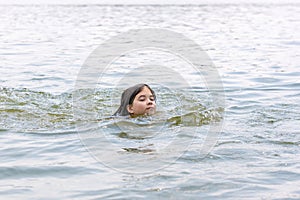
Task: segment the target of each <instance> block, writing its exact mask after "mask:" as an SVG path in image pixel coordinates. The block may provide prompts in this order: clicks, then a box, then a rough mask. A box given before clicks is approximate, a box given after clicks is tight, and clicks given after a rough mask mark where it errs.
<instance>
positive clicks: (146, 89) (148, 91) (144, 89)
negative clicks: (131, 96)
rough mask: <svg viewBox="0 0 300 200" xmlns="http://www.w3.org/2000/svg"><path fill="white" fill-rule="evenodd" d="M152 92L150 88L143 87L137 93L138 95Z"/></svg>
mask: <svg viewBox="0 0 300 200" xmlns="http://www.w3.org/2000/svg"><path fill="white" fill-rule="evenodd" d="M149 93H150V94H152V92H151V90H150V89H149V88H148V87H146V86H145V87H144V88H143V89H142V90H141V91H140V92H139V93H138V95H142V94H149Z"/></svg>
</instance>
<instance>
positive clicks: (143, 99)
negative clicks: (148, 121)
mask: <svg viewBox="0 0 300 200" xmlns="http://www.w3.org/2000/svg"><path fill="white" fill-rule="evenodd" d="M155 111H156V97H155V93H154V91H153V90H152V89H151V88H150V87H149V86H148V85H147V84H137V85H135V86H132V87H130V88H128V89H126V90H125V91H124V92H123V93H122V98H121V105H120V107H119V108H118V110H117V111H116V112H115V114H114V115H117V116H127V115H130V116H131V117H136V116H140V115H152V114H154V113H155Z"/></svg>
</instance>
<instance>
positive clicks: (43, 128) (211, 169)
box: [0, 4, 300, 199]
mask: <svg viewBox="0 0 300 200" xmlns="http://www.w3.org/2000/svg"><path fill="white" fill-rule="evenodd" d="M298 13H299V5H298V4H295V5H289V4H286V5H280V6H279V5H251V4H248V5H201V6H128V7H125V6H1V7H0V15H1V16H0V38H1V39H0V41H1V49H0V60H1V62H0V73H1V79H0V84H1V85H0V86H1V93H0V116H1V118H0V137H1V147H0V155H1V164H0V193H1V197H2V198H4V199H124V198H126V199H132V198H134V199H141V198H148V199H159V198H166V199H182V198H187V199H202V198H205V199H215V198H221V199H285V198H286V199H299V198H300V190H299V185H300V165H299V156H298V155H299V153H300V150H299V149H300V132H299V121H300V113H299V110H300V105H299V102H300V93H299V91H300V82H299V80H300V79H299V78H300V72H299V53H300V51H299V44H300V43H299V32H300V31H299V27H300V26H299V23H300V22H299V20H298V19H299V14H298ZM149 27H156V28H166V29H170V30H173V31H176V32H179V33H181V34H183V35H185V36H186V37H188V38H190V39H192V40H194V41H195V42H197V43H198V44H199V45H200V46H201V47H202V48H203V49H204V50H205V51H206V52H207V53H208V55H209V56H210V57H211V59H212V60H213V62H214V64H215V66H216V68H217V69H218V71H219V74H220V76H221V79H222V82H223V87H224V95H225V100H226V101H225V105H224V107H223V108H218V107H214V104H213V102H211V98H210V94H209V92H208V91H207V90H205V88H204V87H202V86H203V85H200V87H198V88H197V87H194V88H192V89H191V90H190V91H189V93H186V92H187V91H185V92H183V91H181V90H179V91H174V90H172V91H171V90H169V91H168V90H165V89H167V88H159V87H158V86H159V85H156V91H157V92H158V94H159V95H158V97H160V102H159V105H160V110H161V112H160V113H158V115H157V116H156V118H154V119H141V120H142V121H140V122H139V121H137V122H136V123H133V122H132V121H129V122H128V123H129V124H130V125H128V124H127V125H126V126H124V122H122V121H121V124H122V123H123V125H121V127H123V128H124V127H126V128H130V127H131V128H133V129H135V128H139V127H140V126H146V127H149V126H150V127H152V128H153V127H157V126H156V125H161V124H162V125H161V127H162V128H165V129H164V130H169V128H173V131H174V133H184V134H183V135H178V137H179V138H180V137H184V139H183V140H182V141H195V143H192V144H191V145H190V146H187V148H186V152H185V153H184V154H182V155H181V156H178V155H180V154H178V152H177V151H176V149H167V151H166V152H164V153H166V154H163V156H162V154H159V153H160V150H161V149H162V148H163V147H164V145H166V144H168V142H170V138H172V139H173V138H174V135H172V134H171V133H172V132H168V131H164V132H163V133H164V134H162V135H161V136H160V137H159V135H157V132H154V133H151V135H150V136H149V135H147V132H146V135H143V134H141V135H138V138H136V137H137V136H136V135H132V132H130V131H127V132H126V131H125V132H124V133H122V132H115V134H107V133H105V134H107V135H106V136H107V137H109V139H110V141H111V142H112V143H114V144H115V145H116V146H117V148H118V149H119V150H121V149H122V148H124V149H125V151H124V152H126V153H125V155H126V156H128V158H131V159H133V160H130V161H132V163H134V161H136V160H134V159H143V161H144V163H147V164H150V165H151V163H155V160H157V158H165V159H166V160H160V161H161V163H162V164H161V163H157V162H156V163H155V164H158V165H159V166H157V165H155V167H161V168H159V170H154V171H151V172H149V173H142V174H137V173H124V171H122V169H124V170H125V171H126V169H125V168H123V167H128V166H130V165H128V163H127V164H126V162H125V163H124V162H115V161H116V160H114V159H111V160H110V161H111V162H112V163H110V164H111V165H107V163H103V162H101V160H100V161H99V156H97V155H95V154H93V149H91V148H89V146H88V145H87V143H86V142H87V141H88V140H85V139H89V136H91V138H93V137H94V136H98V135H97V133H99V132H101V131H102V130H104V129H103V127H102V125H103V126H105V125H106V127H108V128H109V127H111V126H112V127H113V128H114V127H117V126H114V123H115V121H110V119H106V118H105V117H106V115H109V114H110V113H113V111H114V110H115V109H116V107H117V104H118V101H119V96H120V92H121V90H114V89H112V88H109V87H108V88H105V89H103V90H99V91H98V90H92V91H90V90H83V91H82V93H81V94H82V100H83V102H84V103H83V104H82V107H80V108H81V109H79V112H80V113H78V112H77V113H75V114H74V112H73V111H74V105H73V94H74V93H73V92H74V85H75V80H76V77H77V74H78V72H79V70H80V67H81V66H82V64H83V63H84V62H85V61H86V59H87V57H88V56H89V55H90V54H91V52H92V51H93V50H94V49H95V48H97V46H98V45H99V44H101V43H102V42H104V41H106V40H107V39H109V38H110V37H112V36H114V35H117V34H119V33H122V32H124V31H127V30H130V29H133V28H149ZM139 62H140V61H139ZM170 63H171V62H170ZM175 64H176V63H175ZM115 65H116V66H119V67H120V66H121V64H119V65H118V63H116V64H115ZM119 75H120V74H118V73H116V74H115V75H114V74H112V78H118V77H119ZM135 75H136V74H135ZM191 79H193V77H191ZM170 94H171V95H170ZM187 94H189V95H187ZM185 96H186V97H192V98H186V99H184V97H185ZM112 97H113V98H112ZM177 97H181V98H179V99H178V98H177ZM111 99H113V100H111ZM178 108H183V109H178ZM195 110H196V111H197V112H196V113H195V112H193V111H195ZM77 111H78V110H77ZM98 111H99V112H98ZM178 116H179V117H178ZM182 116H187V117H188V118H184V117H182ZM220 116H221V117H222V116H223V117H222V118H223V124H222V126H223V127H222V130H221V132H220V134H219V136H218V140H217V142H216V144H215V145H214V148H213V149H212V150H211V151H210V153H209V154H208V156H206V157H205V158H203V157H202V156H201V155H200V154H199V151H198V150H199V149H200V148H201V147H202V146H199V144H203V141H205V138H206V134H207V131H208V130H209V127H210V126H211V125H212V124H213V123H215V122H216V121H218V120H221V119H220V118H219V117H220ZM103 118H105V119H103ZM184 119H187V120H184ZM143 120H145V121H143ZM172 120H173V122H174V121H175V122H176V120H177V124H175V125H173V126H172V125H170V126H169V124H168V123H171V122H172ZM178 120H179V122H178ZM180 120H182V121H180ZM125 121H126V120H125ZM221 121H222V120H221ZM102 123H103V124H102ZM116 123H120V122H116ZM139 123H141V124H139ZM81 125H86V127H84V126H81ZM78 126H79V127H81V128H80V129H79V130H78ZM178 128H180V129H178ZM106 130H108V129H106ZM151 130H152V129H151ZM178 130H179V131H178ZM195 130H196V131H195ZM176 131H177V132H176ZM195 132H196V133H198V134H197V135H196V136H195V135H194V133H195ZM141 133H142V132H141ZM169 133H170V134H169ZM102 134H104V133H102ZM97 138H98V140H95V141H96V142H98V141H99V137H96V139H97ZM191 138H192V139H191ZM172 141H177V142H179V141H180V140H172ZM99 142H103V140H100V141H99ZM103 144H104V143H103ZM106 145H107V144H106ZM120 145H121V146H120ZM122 145H123V146H122ZM134 145H136V146H134ZM184 145H186V143H184ZM108 147H109V146H105V148H103V149H104V150H107V151H108V150H109V149H108ZM114 147H115V146H114ZM124 149H123V150H124ZM98 150H99V149H98ZM113 150H114V151H115V149H113ZM126 150H127V151H126ZM114 151H113V153H114ZM96 152H98V151H96ZM94 153H95V152H94ZM179 153H180V152H179ZM108 155H110V154H108ZM112 155H113V154H112ZM159 156H160V157H159ZM100 158H101V157H100ZM107 161H109V160H107ZM152 161H153V162H152ZM169 161H170V162H169ZM170 163H171V164H170ZM129 164H131V163H130V162H129ZM160 164H161V165H160ZM152 167H153V166H152ZM139 169H141V167H139ZM129 170H130V169H129Z"/></svg>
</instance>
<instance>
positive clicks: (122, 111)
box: [113, 83, 156, 116]
mask: <svg viewBox="0 0 300 200" xmlns="http://www.w3.org/2000/svg"><path fill="white" fill-rule="evenodd" d="M144 87H147V88H148V89H149V90H150V91H151V93H152V95H153V96H154V99H156V97H155V93H154V91H153V90H152V89H151V88H150V86H149V85H147V84H144V83H142V84H137V85H135V86H132V87H130V88H127V89H126V90H125V91H124V92H123V93H122V97H121V105H120V107H119V108H118V110H117V111H116V112H115V113H114V114H113V115H115V116H126V115H130V113H129V112H128V110H127V106H128V105H131V104H132V103H133V101H134V98H135V96H136V95H137V94H138V93H140V92H141V91H142V90H143V88H144Z"/></svg>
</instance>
